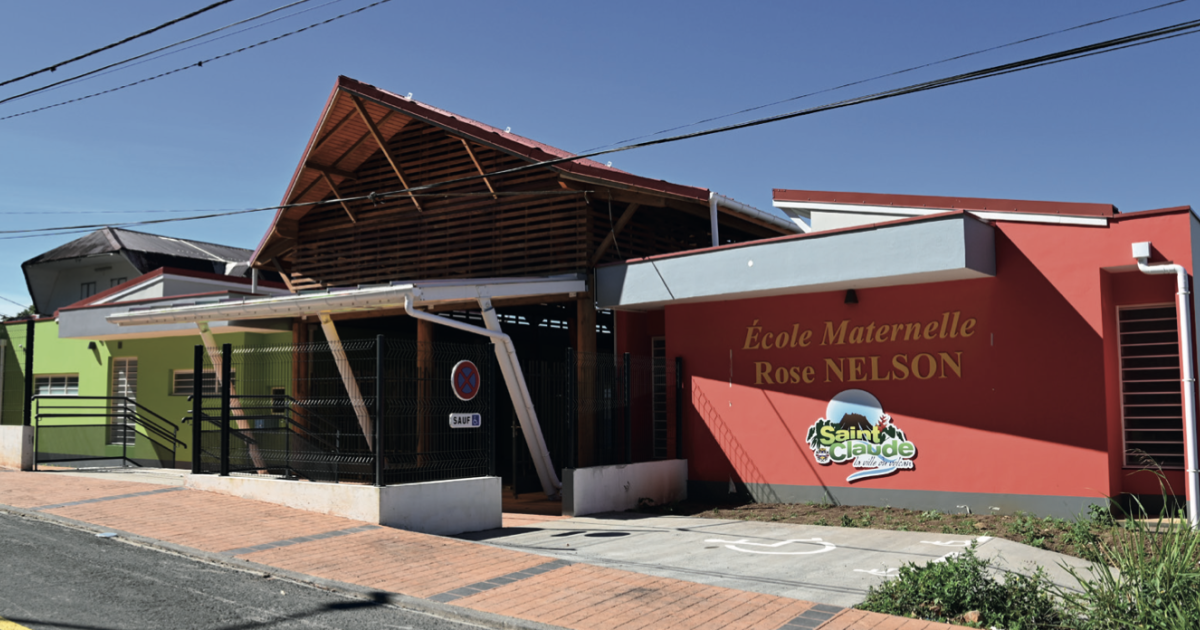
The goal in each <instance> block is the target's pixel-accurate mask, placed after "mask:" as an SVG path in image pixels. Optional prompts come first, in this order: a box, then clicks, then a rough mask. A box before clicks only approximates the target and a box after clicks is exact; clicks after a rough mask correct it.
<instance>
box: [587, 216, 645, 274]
mask: <svg viewBox="0 0 1200 630" xmlns="http://www.w3.org/2000/svg"><path fill="white" fill-rule="evenodd" d="M638 205H639V204H637V203H631V204H629V205H628V206H627V207H626V208H625V212H622V213H621V218H619V219H617V224H616V225H615V226H613V228H612V229H611V230H609V232H608V236H605V237H604V241H603V242H601V243H600V247H597V248H596V253H595V254H592V259H591V260H589V261H588V266H589V267H595V266H596V263H598V262H600V259H601V258H603V257H604V254H605V253H606V252H608V248H610V247H612V245H613V243H615V242H617V235H618V234H620V233H621V230H623V229H625V226H626V225H628V224H629V220H630V219H632V218H633V213H634V212H637V209H638Z"/></svg>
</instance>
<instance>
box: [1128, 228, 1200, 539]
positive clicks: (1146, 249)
mask: <svg viewBox="0 0 1200 630" xmlns="http://www.w3.org/2000/svg"><path fill="white" fill-rule="evenodd" d="M1133 257H1134V258H1135V259H1137V265H1138V269H1139V270H1141V272H1142V273H1145V274H1151V275H1162V274H1171V273H1173V274H1175V284H1176V287H1177V289H1178V293H1177V294H1178V296H1179V300H1178V308H1179V347H1180V363H1181V367H1182V378H1181V379H1180V380H1181V381H1182V387H1183V441H1184V445H1183V446H1184V468H1185V470H1184V478H1185V479H1186V480H1187V483H1186V486H1187V497H1186V499H1187V509H1188V521H1189V522H1190V523H1191V524H1192V527H1193V528H1197V527H1200V496H1198V495H1197V491H1198V490H1200V470H1197V466H1196V463H1197V462H1196V371H1195V367H1194V366H1193V361H1194V359H1193V358H1192V310H1191V306H1190V303H1191V292H1190V291H1188V273H1187V269H1184V268H1183V266H1182V265H1150V264H1147V262H1146V261H1147V260H1149V259H1150V243H1149V242H1144V243H1134V244H1133Z"/></svg>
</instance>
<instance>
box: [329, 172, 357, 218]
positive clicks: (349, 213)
mask: <svg viewBox="0 0 1200 630" xmlns="http://www.w3.org/2000/svg"><path fill="white" fill-rule="evenodd" d="M321 178H322V179H324V180H325V184H326V185H327V186H329V190H330V191H332V192H333V196H334V198H335V199H337V200H338V203H340V204H342V210H345V211H346V215H347V216H349V217H350V222H351V223H358V217H356V216H354V211H353V210H351V209H350V206H349V205H347V204H346V202H345V201H342V200H341V197H342V193H340V192H338V189H337V186H334V185H333V180H332V179H331V178H330V177H329V175H328V174H327V173H325V172H324V171H322V172H321Z"/></svg>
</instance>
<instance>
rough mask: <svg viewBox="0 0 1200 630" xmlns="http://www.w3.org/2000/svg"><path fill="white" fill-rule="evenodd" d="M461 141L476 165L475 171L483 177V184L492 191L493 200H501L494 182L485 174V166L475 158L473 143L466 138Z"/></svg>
mask: <svg viewBox="0 0 1200 630" xmlns="http://www.w3.org/2000/svg"><path fill="white" fill-rule="evenodd" d="M459 140H462V143H463V148H464V149H466V150H467V155H469V156H471V161H472V162H474V163H475V169H476V170H478V171H479V174H480V176H482V177H483V183H485V184H487V189H488V190H489V191H491V193H492V199H500V197H499V195H497V194H496V189H495V188H492V182H491V180H489V179H488V178H487V173H485V172H483V166H482V165H480V164H479V160H478V159H476V158H475V152H474V151H472V150H471V143H470V142H467V139H466V138H459Z"/></svg>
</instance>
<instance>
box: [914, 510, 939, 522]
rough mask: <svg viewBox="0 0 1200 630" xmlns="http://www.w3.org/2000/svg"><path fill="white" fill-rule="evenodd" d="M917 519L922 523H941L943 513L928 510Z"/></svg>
mask: <svg viewBox="0 0 1200 630" xmlns="http://www.w3.org/2000/svg"><path fill="white" fill-rule="evenodd" d="M917 519H918V520H921V521H940V520H942V513H941V512H939V511H937V510H927V511H925V512H921V513H920V514H918V515H917Z"/></svg>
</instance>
